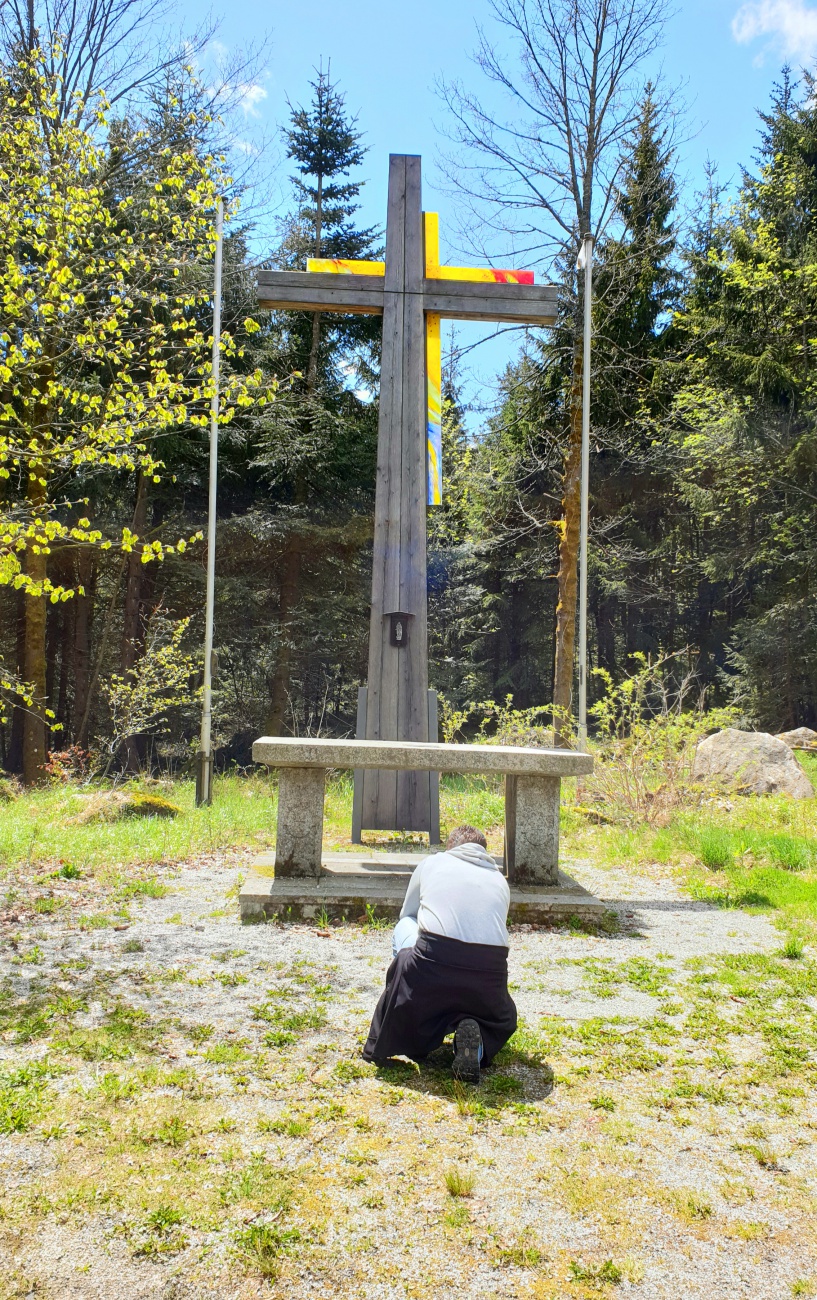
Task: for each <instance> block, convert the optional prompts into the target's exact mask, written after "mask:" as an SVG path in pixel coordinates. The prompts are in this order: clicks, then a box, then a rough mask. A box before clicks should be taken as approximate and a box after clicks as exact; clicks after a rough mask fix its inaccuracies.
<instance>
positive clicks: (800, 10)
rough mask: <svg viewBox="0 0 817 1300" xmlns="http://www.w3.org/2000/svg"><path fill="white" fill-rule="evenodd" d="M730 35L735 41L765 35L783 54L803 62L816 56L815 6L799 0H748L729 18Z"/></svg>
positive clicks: (749, 39) (816, 12) (785, 56)
mask: <svg viewBox="0 0 817 1300" xmlns="http://www.w3.org/2000/svg"><path fill="white" fill-rule="evenodd" d="M732 35H733V36H734V38H735V40H736V41H737V42H738V44H739V45H748V44H749V43H750V41H755V40H757V39H758V37H766V38H767V39H768V43H769V44H770V45H773V46H774V47H775V48H776V49H777V50H779V51H780V52H781V53H782V54H783V56H784V58H787V59H788V58H793V59H797V60H799V61H800V62H807V61H808V60H810V59H812V58H814V57H815V56H817V9H813V8H811V7H810V6H808V5H806V4H804V2H803V0H749V2H748V3H747V4H744V5H741V7H740V9H739V10H738V12H737V13H736V14H735V16H734V18H733V19H732Z"/></svg>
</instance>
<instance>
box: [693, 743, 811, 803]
mask: <svg viewBox="0 0 817 1300" xmlns="http://www.w3.org/2000/svg"><path fill="white" fill-rule="evenodd" d="M692 779H693V781H698V782H701V783H702V784H707V783H710V782H718V783H720V784H722V785H730V786H734V787H735V788H736V789H738V790H740V791H741V793H743V794H790V795H793V796H794V798H795V799H813V798H814V787H813V786H812V784H811V782H810V781H809V779H808V777H807V776H806V774H805V772H804V771H803V769H802V767H801V766H800V764H799V763H798V761H797V759H796V758H795V757H794V754H793V753H792V751H791V749H790V748H789V746H788V745H787V744H786V742H785V741H783V740H780V739H778V737H777V736H770V735H769V734H768V732H765V731H737V730H735V728H734V727H727V728H726V730H725V731H718V732H716V734H715V735H714V736H707V737H706V739H705V740H702V741H701V742H700V743H699V745H698V749H697V751H696V754H695V762H694V764H693V768H692Z"/></svg>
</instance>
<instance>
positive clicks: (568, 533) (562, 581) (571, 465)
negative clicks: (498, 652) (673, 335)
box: [553, 321, 583, 749]
mask: <svg viewBox="0 0 817 1300" xmlns="http://www.w3.org/2000/svg"><path fill="white" fill-rule="evenodd" d="M582 362H583V354H582V333H581V330H580V329H579V327H578V321H577V326H576V330H575V334H574V340H573V374H572V378H571V384H570V434H569V440H568V445H567V454H566V455H565V467H564V480H563V491H562V527H561V533H560V540H559V572H558V575H557V579H556V583H557V603H556V663H555V668H554V673H553V704H554V719H553V741H554V744H555V745H557V746H558V747H559V748H562V749H564V748H567V746H568V738H569V735H570V705H571V700H572V697H573V664H574V658H575V647H576V596H577V592H578V575H579V533H580V521H581V464H582Z"/></svg>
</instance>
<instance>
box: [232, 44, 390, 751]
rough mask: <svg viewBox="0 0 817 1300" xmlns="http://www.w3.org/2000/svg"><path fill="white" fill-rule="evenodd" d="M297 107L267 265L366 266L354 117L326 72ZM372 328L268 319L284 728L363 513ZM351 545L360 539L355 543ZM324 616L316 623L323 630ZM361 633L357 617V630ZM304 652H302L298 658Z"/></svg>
mask: <svg viewBox="0 0 817 1300" xmlns="http://www.w3.org/2000/svg"><path fill="white" fill-rule="evenodd" d="M311 89H312V96H311V100H310V102H309V104H308V106H307V107H292V106H291V108H290V122H289V125H288V127H287V128H286V130H285V132H284V135H285V139H286V144H287V156H288V157H289V158H290V159H292V160H293V162H294V163H295V165H296V173H295V175H294V176H293V186H294V197H295V202H296V208H295V211H294V213H293V215H292V217H291V219H290V221H289V223H288V228H287V231H286V235H285V238H284V240H283V243H282V245H281V247H280V249H279V250H278V253H277V256H276V259H275V260H276V261H277V263H278V265H283V266H286V267H291V268H293V269H300V270H304V269H305V268H306V262H307V259H308V258H310V257H342V258H364V259H369V260H374V259H377V258H378V257H379V256H380V253H381V250H380V248H379V246H378V241H379V234H378V231H377V230H376V229H375V228H372V227H369V228H365V227H360V226H358V224H357V223H356V221H355V216H356V214H357V212H358V211H359V207H360V205H359V202H358V199H359V195H360V191H361V188H362V184H363V182H362V181H360V180H356V179H350V173H352V172H353V171H354V169H355V168H357V167H359V166H360V164H361V163H362V161H363V159H364V157H365V155H366V147H365V145H364V144H363V142H362V136H361V133H360V131H359V129H358V125H357V118H356V117H355V116H352V115H350V114H349V113H348V111H347V108H346V103H345V97H344V95H343V94H342V92H341V91H340V90H339V88H338V85H337V83H333V82H332V81H331V78H330V74H329V70H328V69H327V71H325V72H324V71H323V69H320V70H319V71H318V73H317V76H316V78H315V80H314V81H313V82H312V83H311ZM379 339H380V321H379V318H377V317H367V316H358V315H347V316H342V315H336V314H333V313H323V314H318V313H286V314H279V315H275V316H273V318H272V320H271V322H270V326H269V330H268V346H269V349H270V365H271V367H272V369H273V370H275V371H277V373H278V374H279V375H280V376H281V377H282V378H286V379H287V384H286V391H285V392H284V393H282V394H281V399H280V400H279V402H278V403H277V405H276V408H275V409H274V410H273V411H272V412H271V414H270V419H269V420H268V421H265V431H264V444H265V445H264V448H263V450H262V453H261V455H260V456H259V457H258V460H257V464H259V465H260V466H261V467H262V469H263V470H265V471H266V472H267V474H268V476H269V477H270V478H271V479H272V480H273V483H274V486H275V491H276V496H278V498H279V501H280V510H281V517H282V526H283V527H284V529H285V537H284V542H283V548H282V553H281V562H280V587H279V592H280V599H279V606H278V626H277V638H276V640H277V654H276V665H275V669H274V672H273V673H272V676H271V684H270V704H269V710H268V714H267V719H266V727H267V729H268V730H269V731H270V733H271V734H273V735H275V734H280V732H281V731H282V730H283V728H284V726H285V724H286V719H287V712H288V710H289V707H290V706H289V701H290V700H291V699H292V698H293V696H294V695H297V691H295V690H294V689H293V675H294V674H296V672H298V671H299V667H298V665H299V662H300V663H302V662H303V659H304V656H305V654H306V647H307V646H309V645H310V643H311V644H314V643H315V641H316V637H319V634H318V633H317V631H316V626H315V623H314V619H315V618H316V616H317V614H318V611H317V610H315V609H313V610H312V611H311V618H312V620H313V622H312V623H311V624H309V623H307V621H306V618H307V616H306V611H305V606H306V604H307V599H306V597H308V595H309V584H308V577H309V575H310V572H317V571H318V569H320V568H323V569H325V567H326V557H327V554H328V553H329V552H330V551H331V550H332V548H333V547H334V548H335V550H337V549H338V548H339V547H340V546H348V544H349V543H348V541H343V540H342V537H341V533H343V536H344V537H345V536H346V534H347V533H348V532H349V530H350V529H351V531H352V532H353V533H355V535H357V534H359V533H360V532H361V531H364V532H365V529H363V530H361V527H360V524H359V523H355V516H356V515H357V516H358V518H360V515H361V514H364V513H365V514H366V515H368V513H369V512H370V510H371V507H372V501H373V494H374V479H375V451H376V440H377V410H376V405H375V403H374V402H372V401H371V400H365V398H364V397H363V395H362V393H361V390H364V391H365V390H367V389H368V390H369V391H371V390H372V389H373V388H374V387H375V385H376V382H377V370H378V361H379ZM357 545H359V542H358V543H357ZM325 622H326V619H324V623H325ZM360 631H361V639H363V638H364V637H365V621H364V622H363V623H362V624H361V629H360ZM302 647H303V654H302Z"/></svg>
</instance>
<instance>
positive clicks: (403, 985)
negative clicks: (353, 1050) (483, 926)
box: [363, 931, 516, 1065]
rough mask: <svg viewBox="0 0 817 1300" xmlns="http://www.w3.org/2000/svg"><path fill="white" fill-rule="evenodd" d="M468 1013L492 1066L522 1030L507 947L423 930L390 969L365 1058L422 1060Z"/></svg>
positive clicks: (398, 956)
mask: <svg viewBox="0 0 817 1300" xmlns="http://www.w3.org/2000/svg"><path fill="white" fill-rule="evenodd" d="M465 1019H472V1020H476V1022H477V1024H478V1025H479V1027H480V1031H481V1033H482V1044H483V1049H484V1052H483V1057H482V1064H483V1065H487V1064H488V1063H489V1062H490V1060H491V1058H492V1057H493V1056H495V1055H496V1053H497V1052H498V1051H499V1049H500V1048H501V1047H504V1045H505V1043H507V1041H508V1039H509V1038H510V1036H511V1034H512V1033H513V1032H514V1030H515V1029H516V1007H515V1006H514V1003H513V999H512V998H511V995H510V994H509V992H508V950H507V948H504V947H502V948H500V947H499V946H497V945H496V944H487V943H462V942H461V941H460V940H459V939H447V938H445V937H444V936H443V935H440V934H429V933H427V932H425V931H421V932H420V935H419V937H418V939H417V942H416V944H415V945H414V947H413V948H403V949H402V951H401V952H399V953H398V954H397V956H396V957H395V959H394V961H393V962H392V964H391V966H390V967H389V969H388V971H387V973H386V987H385V989H384V990H383V993H382V995H381V998H380V1001H379V1002H378V1004H377V1007H376V1008H375V1013H374V1016H373V1017H372V1025H371V1029H370V1030H369V1037H368V1040H367V1042H366V1046H365V1047H364V1049H363V1055H364V1057H365V1058H366V1060H367V1061H381V1060H385V1059H386V1058H387V1057H389V1056H409V1057H411V1058H412V1059H413V1060H415V1061H418V1060H422V1058H423V1057H425V1056H427V1055H428V1053H429V1052H433V1051H434V1049H435V1048H436V1047H439V1046H440V1044H441V1043H442V1042H443V1040H444V1038H445V1036H446V1034H449V1033H451V1031H452V1030H454V1029H456V1027H457V1025H458V1024H459V1023H460V1021H461V1020H465Z"/></svg>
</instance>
